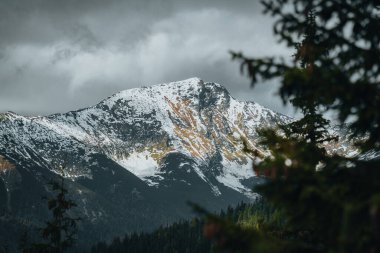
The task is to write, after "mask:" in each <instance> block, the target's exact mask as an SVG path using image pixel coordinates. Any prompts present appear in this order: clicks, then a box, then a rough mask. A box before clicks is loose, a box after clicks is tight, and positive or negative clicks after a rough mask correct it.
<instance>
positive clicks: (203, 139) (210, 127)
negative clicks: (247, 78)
mask: <svg viewBox="0 0 380 253" xmlns="http://www.w3.org/2000/svg"><path fill="white" fill-rule="evenodd" d="M287 120H289V119H288V118H287V117H285V116H283V115H280V114H277V113H275V112H273V111H271V110H269V109H266V108H263V107H262V106H260V105H258V104H256V103H254V102H240V101H237V100H235V99H234V98H233V97H231V96H230V94H229V93H228V91H227V90H226V89H225V88H224V87H223V86H221V85H219V84H216V83H208V82H203V81H202V80H200V79H198V78H192V79H188V80H184V81H180V82H174V83H169V84H161V85H155V86H151V87H146V88H137V89H130V90H125V91H122V92H120V93H117V94H115V95H113V96H111V97H109V98H107V99H105V100H103V101H101V102H100V103H99V104H97V105H95V106H92V107H89V108H86V109H82V110H78V111H72V112H68V113H65V114H54V115H51V116H47V117H23V116H20V115H16V114H14V113H4V114H0V215H1V216H2V218H0V222H1V221H2V222H5V223H6V222H7V221H8V220H11V219H13V220H16V221H17V222H15V224H22V225H25V224H27V226H30V225H38V224H40V223H41V222H43V221H44V220H46V217H47V215H48V213H47V210H46V208H45V203H44V202H43V201H41V196H42V195H48V196H49V195H50V194H51V192H50V190H49V188H48V187H47V186H46V183H47V182H48V181H49V180H51V179H52V178H53V179H54V178H55V177H56V176H57V174H59V173H61V172H62V171H61V169H60V168H63V173H64V176H65V177H66V178H67V180H66V182H67V186H68V188H69V191H70V194H71V195H72V198H74V199H75V200H76V202H77V203H78V208H77V212H78V213H79V214H80V215H81V216H82V217H83V218H84V221H83V222H82V225H81V231H82V232H81V233H80V237H81V238H85V239H89V240H88V242H91V241H93V240H99V239H108V238H111V237H112V236H114V235H117V234H123V233H125V232H128V231H134V230H138V229H140V230H141V229H144V230H146V229H151V228H154V227H155V226H158V225H160V224H164V223H168V222H171V221H174V220H176V219H178V218H183V217H188V216H189V214H190V210H189V208H188V207H187V206H186V204H185V202H186V200H190V201H194V202H197V203H200V204H201V205H203V206H205V207H207V208H209V209H212V210H217V209H220V208H222V207H225V206H226V205H228V204H234V203H236V202H239V201H242V200H249V199H251V198H253V197H254V194H253V193H252V191H251V188H252V186H253V185H254V184H255V183H257V182H258V181H259V179H258V178H256V177H255V175H254V174H253V172H252V166H251V158H252V157H250V156H249V155H248V154H246V153H244V152H243V151H242V148H243V142H244V143H246V144H247V145H248V146H250V148H252V149H255V150H256V153H257V154H259V155H260V154H261V155H264V154H265V151H264V150H261V148H260V147H258V146H257V144H256V141H257V133H256V130H257V128H259V127H266V126H274V125H276V124H278V123H280V122H284V121H287ZM89 229H91V231H95V232H89ZM0 232H1V231H0ZM0 234H1V233H0Z"/></svg>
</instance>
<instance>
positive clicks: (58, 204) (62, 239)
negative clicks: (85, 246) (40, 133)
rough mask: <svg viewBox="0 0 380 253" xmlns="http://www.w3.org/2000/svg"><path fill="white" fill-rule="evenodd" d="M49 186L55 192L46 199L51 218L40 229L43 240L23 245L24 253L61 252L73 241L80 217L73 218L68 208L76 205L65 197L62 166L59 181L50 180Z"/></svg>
mask: <svg viewBox="0 0 380 253" xmlns="http://www.w3.org/2000/svg"><path fill="white" fill-rule="evenodd" d="M50 186H51V188H52V190H53V191H54V192H56V195H55V196H54V197H53V198H50V199H48V200H47V205H48V209H49V210H50V211H51V213H52V219H51V220H49V221H47V222H46V225H45V227H44V228H42V229H41V237H42V239H43V242H40V243H33V244H32V245H31V246H24V247H23V252H24V253H34V252H39V253H40V252H46V253H62V252H64V251H66V250H67V249H69V248H70V247H72V246H73V245H74V243H75V239H76V234H77V224H78V221H79V220H80V218H74V217H72V216H71V214H70V210H71V209H72V208H74V207H76V204H75V202H74V201H73V200H71V199H69V198H68V197H67V194H68V191H67V189H66V187H65V179H64V169H63V168H62V167H61V174H60V175H59V181H52V182H51V183H50Z"/></svg>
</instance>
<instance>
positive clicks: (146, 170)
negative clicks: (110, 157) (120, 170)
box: [114, 150, 163, 186]
mask: <svg viewBox="0 0 380 253" xmlns="http://www.w3.org/2000/svg"><path fill="white" fill-rule="evenodd" d="M114 161H115V162H117V163H118V164H119V165H120V166H122V167H124V168H125V169H127V170H128V171H129V172H131V173H133V174H134V175H135V176H137V177H139V178H140V179H141V180H143V181H145V182H146V183H147V184H148V185H150V186H154V185H158V182H156V181H153V180H152V179H153V178H155V179H156V180H157V179H163V177H162V176H161V175H160V174H161V172H160V171H159V170H158V164H157V162H156V161H155V160H154V159H153V158H152V157H151V154H150V153H149V152H148V151H146V150H145V151H143V152H141V153H138V152H134V153H132V154H130V155H129V156H128V157H127V158H124V159H114Z"/></svg>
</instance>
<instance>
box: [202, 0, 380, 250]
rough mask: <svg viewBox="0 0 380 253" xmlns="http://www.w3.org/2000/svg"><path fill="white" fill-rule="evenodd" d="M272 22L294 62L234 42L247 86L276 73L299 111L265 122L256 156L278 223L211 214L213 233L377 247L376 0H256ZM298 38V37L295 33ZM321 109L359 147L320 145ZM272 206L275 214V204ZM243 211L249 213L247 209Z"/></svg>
mask: <svg viewBox="0 0 380 253" xmlns="http://www.w3.org/2000/svg"><path fill="white" fill-rule="evenodd" d="M262 3H263V5H264V9H265V11H264V12H265V13H268V14H270V15H272V16H273V17H275V18H276V19H277V20H276V22H275V25H274V32H275V34H276V35H277V36H278V37H279V39H280V41H282V42H286V43H287V45H288V46H289V47H294V48H295V49H296V53H295V54H294V61H293V63H290V64H289V63H286V62H285V61H284V60H283V59H279V58H275V57H272V58H263V59H254V58H247V57H245V56H244V55H243V54H242V53H236V52H232V57H233V59H235V60H239V61H240V62H241V71H242V72H243V73H246V74H247V75H248V76H249V77H250V79H251V81H252V86H254V85H255V84H256V83H257V82H258V81H260V80H268V79H272V78H281V86H280V89H279V94H280V96H281V98H282V99H283V101H284V103H288V102H290V103H292V104H293V106H294V107H296V108H298V109H300V110H301V111H302V113H303V114H304V117H303V118H301V119H300V120H298V121H294V122H292V123H290V124H287V125H283V126H279V128H278V129H262V130H261V131H260V135H261V144H262V145H264V146H266V147H267V148H268V149H269V150H270V152H271V155H270V156H268V157H265V158H264V159H262V161H260V162H259V163H258V164H256V165H255V171H256V172H257V173H258V174H259V175H263V176H265V177H267V178H268V180H267V182H266V183H264V184H262V185H260V186H258V187H257V189H256V191H258V192H259V193H260V194H261V195H262V196H263V197H264V199H265V200H266V201H268V203H269V204H270V205H272V206H273V207H274V208H276V210H278V212H279V213H281V215H283V217H284V219H283V223H280V224H281V225H277V226H270V225H268V224H270V223H264V225H255V222H257V221H255V218H252V222H253V227H249V228H248V229H247V227H244V226H242V225H244V223H242V224H240V226H237V225H236V224H231V223H228V222H227V221H226V220H225V219H219V218H215V217H208V218H209V221H211V222H212V223H213V224H214V225H213V226H214V227H217V228H218V229H216V231H217V232H215V229H214V232H213V233H212V236H211V237H212V238H213V239H214V240H215V241H216V242H217V244H219V245H221V246H222V247H221V248H222V249H223V250H229V251H233V252H272V253H274V252H309V253H310V252H331V253H332V252H380V201H379V199H380V197H379V196H380V181H379V178H380V161H379V159H368V158H365V157H363V156H364V155H366V154H367V153H368V152H369V151H371V152H377V153H378V152H380V129H379V126H380V111H379V108H380V35H379V33H378V31H379V29H380V18H379V7H378V6H379V4H380V3H379V2H378V1H375V0H361V1H343V0H291V1H290V0H272V1H269V0H268V1H262ZM300 39H301V42H298V40H300ZM327 111H334V112H336V113H337V115H338V117H337V120H339V121H340V123H341V124H342V125H343V124H346V125H347V126H348V130H349V132H350V136H349V137H350V138H351V140H353V141H355V142H356V146H357V148H358V150H359V154H358V155H357V156H355V157H351V158H347V157H343V156H338V155H337V154H334V153H329V152H327V151H326V147H328V146H329V145H331V142H334V141H336V139H337V138H336V136H330V135H329V134H328V131H327V129H328V128H329V122H328V121H327V120H326V119H324V118H323V114H324V113H325V112H327ZM273 215H275V214H273ZM248 220H249V219H248Z"/></svg>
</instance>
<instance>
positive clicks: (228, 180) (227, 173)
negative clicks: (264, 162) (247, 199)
mask: <svg viewBox="0 0 380 253" xmlns="http://www.w3.org/2000/svg"><path fill="white" fill-rule="evenodd" d="M222 165H223V172H222V174H221V175H218V176H216V180H218V181H219V182H220V183H222V184H224V185H225V186H227V187H230V188H232V189H234V190H236V191H239V192H242V193H244V194H246V195H248V196H250V195H251V192H252V189H251V188H250V187H247V186H245V185H243V184H242V182H241V181H242V180H245V179H249V178H252V177H254V176H256V175H255V173H254V172H253V167H252V161H251V160H247V162H246V164H241V163H238V162H236V161H230V160H227V159H225V158H223V160H222Z"/></svg>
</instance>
